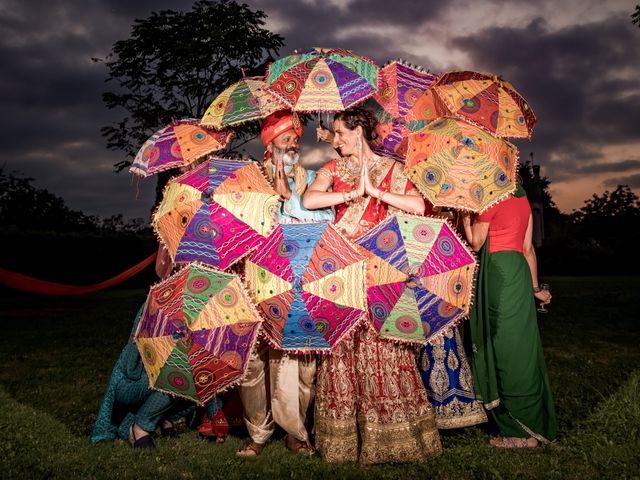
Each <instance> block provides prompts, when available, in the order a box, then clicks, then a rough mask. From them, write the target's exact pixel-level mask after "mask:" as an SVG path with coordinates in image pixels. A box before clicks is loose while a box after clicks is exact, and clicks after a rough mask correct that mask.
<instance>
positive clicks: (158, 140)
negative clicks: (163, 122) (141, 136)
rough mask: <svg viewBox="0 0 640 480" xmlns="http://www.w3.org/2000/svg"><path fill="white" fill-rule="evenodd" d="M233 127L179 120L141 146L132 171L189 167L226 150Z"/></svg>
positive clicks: (143, 173) (145, 174) (142, 172)
mask: <svg viewBox="0 0 640 480" xmlns="http://www.w3.org/2000/svg"><path fill="white" fill-rule="evenodd" d="M234 135H235V134H234V132H232V131H231V130H220V131H216V130H212V129H210V128H206V127H204V126H202V125H201V124H200V122H199V121H198V120H196V119H193V118H190V119H185V120H176V121H174V122H171V123H170V124H169V125H167V126H166V127H164V128H161V129H160V130H158V131H157V132H156V133H154V134H153V135H152V136H151V137H150V138H149V139H148V140H147V141H146V142H144V144H143V145H142V147H141V148H140V150H139V151H138V153H137V155H136V156H135V158H134V159H133V164H132V165H131V168H129V172H131V173H135V174H136V175H140V176H143V177H148V176H150V175H153V174H154V173H159V172H164V171H165V170H169V169H172V168H178V167H184V166H187V165H189V164H191V163H193V162H194V161H196V160H197V159H199V158H200V157H203V156H204V155H207V154H209V153H213V152H216V151H218V150H222V149H223V148H224V147H226V146H227V144H228V143H229V140H231V138H232V137H233V136H234Z"/></svg>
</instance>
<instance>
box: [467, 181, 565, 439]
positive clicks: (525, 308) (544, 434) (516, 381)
mask: <svg viewBox="0 0 640 480" xmlns="http://www.w3.org/2000/svg"><path fill="white" fill-rule="evenodd" d="M464 229H465V235H466V237H467V240H468V241H469V243H470V244H471V246H472V248H473V249H474V250H476V251H478V252H479V254H480V271H479V272H478V282H477V290H476V301H475V304H474V306H473V309H472V312H471V321H470V333H471V341H472V343H473V356H472V369H473V376H474V382H475V387H476V393H477V396H478V399H479V400H481V401H482V402H483V403H484V405H485V408H486V409H487V410H490V411H491V413H492V416H493V419H494V420H495V422H496V424H497V425H498V428H499V430H500V436H498V437H495V438H493V439H491V442H490V443H491V444H492V445H494V446H496V447H502V448H535V447H537V446H538V445H539V444H540V443H549V442H550V441H552V440H553V439H554V438H555V436H556V428H557V427H556V415H555V408H554V404H553V397H552V395H551V389H550V387H549V379H548V376H547V369H546V366H545V362H544V356H543V352H542V343H541V341H540V334H539V332H538V325H537V319H536V306H535V302H536V299H538V300H539V301H541V302H542V303H543V304H547V303H549V302H550V301H551V294H550V293H549V291H548V290H542V289H540V287H539V285H538V275H537V263H536V256H535V251H534V249H533V245H532V217H531V208H530V206H529V202H528V201H527V198H526V196H525V194H524V190H523V189H522V187H518V190H517V191H516V193H515V194H514V195H511V196H510V197H509V198H507V199H506V200H503V201H501V202H500V203H498V204H496V205H494V206H493V207H491V208H490V209H488V210H487V211H485V212H484V213H482V214H480V215H477V216H476V217H475V220H474V222H473V223H472V222H471V218H470V216H466V217H465V218H464Z"/></svg>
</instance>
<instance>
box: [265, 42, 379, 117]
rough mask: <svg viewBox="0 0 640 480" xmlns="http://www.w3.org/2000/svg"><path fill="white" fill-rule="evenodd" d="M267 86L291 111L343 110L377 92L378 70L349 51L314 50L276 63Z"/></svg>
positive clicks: (268, 74)
mask: <svg viewBox="0 0 640 480" xmlns="http://www.w3.org/2000/svg"><path fill="white" fill-rule="evenodd" d="M265 84H266V87H265V89H266V91H267V92H268V93H269V94H271V95H273V96H274V97H275V98H276V99H277V100H278V101H280V102H281V103H282V104H283V105H285V106H286V107H288V108H290V109H291V110H294V111H298V112H329V111H341V110H345V109H347V108H349V107H351V106H353V105H355V104H357V103H359V102H362V101H363V100H365V99H367V98H368V97H370V96H371V95H373V94H374V93H375V92H376V91H377V90H378V67H377V66H376V65H375V63H373V61H371V60H369V59H366V58H364V57H361V56H359V55H356V54H354V53H353V52H350V51H348V50H342V49H324V48H314V49H312V50H310V51H308V52H304V53H294V54H293V55H289V56H287V57H283V58H281V59H278V60H276V61H275V62H273V63H272V64H271V65H269V70H268V72H267V75H266V80H265Z"/></svg>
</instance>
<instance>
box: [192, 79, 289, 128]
mask: <svg viewBox="0 0 640 480" xmlns="http://www.w3.org/2000/svg"><path fill="white" fill-rule="evenodd" d="M263 87H264V81H263V79H262V77H245V78H243V79H242V80H240V81H238V82H236V83H234V84H233V85H231V86H230V87H229V88H227V89H226V90H225V91H224V92H222V93H221V94H220V95H218V96H217V97H216V99H215V100H214V101H213V102H211V105H209V108H208V109H207V111H206V112H205V113H204V116H203V117H202V121H201V123H202V125H206V126H211V127H214V128H217V129H221V128H223V127H230V126H233V125H239V124H241V123H243V122H248V121H251V120H261V119H263V118H265V117H268V116H269V115H271V114H272V113H273V112H277V111H278V110H283V109H284V108H285V107H283V106H282V105H280V103H278V102H277V101H276V100H275V99H274V98H273V97H271V96H270V95H267V93H266V92H265V91H264V90H263Z"/></svg>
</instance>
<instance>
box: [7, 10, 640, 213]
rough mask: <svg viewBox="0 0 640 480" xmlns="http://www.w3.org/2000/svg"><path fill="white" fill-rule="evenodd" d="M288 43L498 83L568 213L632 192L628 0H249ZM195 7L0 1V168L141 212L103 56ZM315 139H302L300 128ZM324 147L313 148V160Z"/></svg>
mask: <svg viewBox="0 0 640 480" xmlns="http://www.w3.org/2000/svg"><path fill="white" fill-rule="evenodd" d="M246 3H248V4H249V5H250V6H251V7H252V8H255V9H260V10H263V11H265V12H266V13H267V15H268V17H269V18H268V22H267V27H268V28H269V29H270V30H272V31H274V32H277V33H280V34H281V35H282V36H284V38H285V42H286V46H285V48H284V49H282V50H281V54H283V55H284V54H288V53H290V51H291V50H293V49H295V48H308V47H312V46H340V47H343V48H348V49H351V50H354V51H356V52H357V53H359V54H361V55H365V56H368V57H370V58H373V59H374V60H376V61H377V62H378V63H379V64H381V65H382V64H384V63H385V62H386V61H388V60H390V59H394V58H398V57H399V58H402V59H405V60H407V61H409V62H411V63H414V64H418V65H421V66H423V67H425V68H428V69H430V70H431V71H432V72H442V71H446V70H451V69H470V70H478V71H486V72H493V73H497V74H501V75H503V77H504V78H505V79H507V80H509V81H510V82H511V83H512V84H513V85H515V87H516V88H517V89H518V90H519V91H520V93H522V95H523V96H524V97H525V98H526V99H527V100H528V101H529V103H530V104H531V105H532V106H533V109H534V111H535V112H536V114H537V116H538V125H537V126H536V129H535V131H534V136H533V140H532V141H531V142H529V141H527V140H525V141H519V142H517V144H518V146H519V147H520V149H521V157H523V158H525V159H527V158H529V153H530V152H534V154H535V156H534V159H535V162H536V163H539V164H541V165H542V169H543V173H544V174H545V175H547V176H548V177H549V178H550V179H551V180H552V182H553V183H552V194H553V198H554V200H555V201H556V203H557V204H558V205H559V207H560V208H561V209H562V210H564V211H571V209H573V208H579V207H580V206H581V205H582V203H583V201H584V200H585V199H586V198H588V197H589V196H591V194H593V193H602V192H603V191H604V190H605V189H611V188H615V186H616V185H617V184H619V183H625V184H629V185H631V186H632V187H633V188H634V190H635V191H636V192H638V193H640V28H638V27H637V26H635V25H632V24H631V22H630V15H631V13H632V12H633V10H634V6H635V4H636V3H637V2H636V1H629V0H626V1H625V0H606V1H604V0H513V1H506V0H494V1H490V0H447V1H443V0H437V1H433V0H422V1H420V2H417V1H414V0H287V1H285V0H247V1H246ZM163 8H172V9H176V10H180V9H181V10H188V9H190V8H191V2H190V1H168V0H156V1H147V0H138V1H127V0H111V1H107V0H102V1H101V0H68V1H56V0H48V1H45V0H22V1H19V0H0V11H1V12H2V13H1V14H0V64H1V65H2V69H1V70H0V96H1V97H0V105H2V107H1V108H2V113H3V114H2V116H1V117H0V122H1V125H0V141H1V145H2V149H1V150H0V165H2V166H4V168H5V170H8V171H11V170H16V171H19V172H22V173H24V174H26V175H27V176H30V177H33V178H35V184H36V185H37V186H38V187H41V188H46V189H48V190H49V191H51V192H53V193H55V194H57V195H60V196H62V197H63V198H64V199H65V200H66V201H67V203H68V204H69V205H70V206H71V207H72V208H74V209H78V210H82V211H84V212H86V213H90V214H99V215H104V216H108V215H113V214H116V213H123V214H124V215H125V216H126V217H147V216H148V212H149V208H150V205H151V198H152V194H153V189H154V181H153V180H149V179H147V180H142V181H140V182H135V181H132V178H131V177H130V176H129V174H127V173H121V174H115V173H113V164H114V163H116V162H118V161H120V160H122V159H123V156H122V154H121V153H119V152H114V151H109V150H107V149H106V147H105V140H104V139H103V138H102V137H101V135H100V127H102V126H104V125H107V124H109V123H110V122H111V121H114V120H117V119H119V118H120V115H119V114H117V113H116V112H111V111H108V110H107V109H106V108H105V107H104V105H103V104H102V100H101V93H102V92H103V91H105V89H106V86H105V84H104V80H105V78H106V70H105V67H104V65H102V64H100V63H94V62H92V61H91V57H101V58H102V57H105V56H106V55H107V54H108V53H109V51H110V49H111V46H112V45H113V43H114V42H116V41H117V40H120V39H124V38H127V37H128V35H129V33H130V31H131V24H132V22H133V20H134V19H135V18H146V17H147V16H148V15H149V14H150V13H151V11H153V10H155V11H157V10H160V9H163ZM307 136H308V137H310V136H311V135H310V134H307ZM329 153H330V151H329V150H327V149H325V150H321V149H316V148H315V147H313V144H312V143H310V142H309V148H308V149H307V155H308V157H309V158H310V159H312V160H317V159H320V158H323V157H325V156H326V155H328V154H329Z"/></svg>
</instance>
